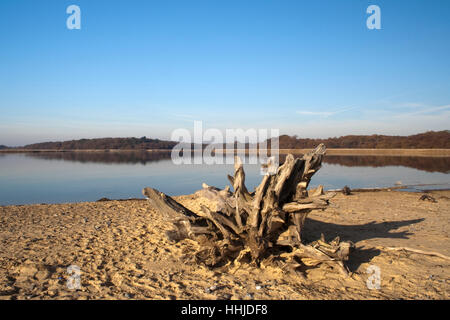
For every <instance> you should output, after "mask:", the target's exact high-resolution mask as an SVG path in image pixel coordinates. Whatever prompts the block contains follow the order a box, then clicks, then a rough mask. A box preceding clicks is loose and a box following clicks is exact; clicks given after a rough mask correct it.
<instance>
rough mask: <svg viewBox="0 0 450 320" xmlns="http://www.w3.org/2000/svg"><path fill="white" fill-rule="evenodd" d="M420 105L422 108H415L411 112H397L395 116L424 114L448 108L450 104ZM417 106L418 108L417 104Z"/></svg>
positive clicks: (449, 108)
mask: <svg viewBox="0 0 450 320" xmlns="http://www.w3.org/2000/svg"><path fill="white" fill-rule="evenodd" d="M420 107H421V108H422V109H420V110H415V111H413V112H407V113H401V114H398V115H397V116H398V117H405V116H417V115H425V114H430V113H435V112H441V111H446V110H450V104H449V105H444V106H434V107H432V106H428V105H421V106H420ZM417 108H419V106H418V107H417Z"/></svg>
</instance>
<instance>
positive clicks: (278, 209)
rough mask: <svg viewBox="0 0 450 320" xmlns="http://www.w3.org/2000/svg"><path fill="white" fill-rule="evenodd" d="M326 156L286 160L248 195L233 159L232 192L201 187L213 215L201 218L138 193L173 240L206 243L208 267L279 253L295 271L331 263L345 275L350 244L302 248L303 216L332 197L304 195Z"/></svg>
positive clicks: (320, 151)
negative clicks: (161, 218)
mask: <svg viewBox="0 0 450 320" xmlns="http://www.w3.org/2000/svg"><path fill="white" fill-rule="evenodd" d="M325 150H326V149H325V146H324V145H323V144H321V145H319V146H318V147H317V148H316V149H314V150H313V151H311V152H310V153H308V154H305V155H304V156H303V157H301V158H295V157H294V156H293V155H291V154H289V155H288V156H287V157H286V160H285V162H284V163H283V164H282V165H281V166H280V167H279V168H278V169H277V170H276V173H275V174H269V172H267V173H266V174H265V175H264V176H263V178H262V181H261V184H260V185H259V186H258V187H257V188H256V189H255V192H252V193H250V192H249V191H248V190H247V188H246V186H245V172H244V168H243V164H242V162H241V159H239V158H238V157H235V166H234V175H233V176H228V179H229V181H230V182H231V185H232V188H233V191H232V192H231V191H230V188H229V187H227V188H225V189H223V190H221V189H218V188H215V187H212V186H209V185H206V184H203V188H202V189H201V190H199V191H197V192H196V193H195V194H196V195H197V196H199V197H205V198H207V199H209V200H211V201H212V202H214V203H215V204H216V207H215V208H214V209H211V208H206V207H204V206H202V210H201V211H200V212H192V211H190V210H188V209H187V208H185V207H183V206H182V205H181V204H179V203H177V202H176V201H175V200H174V199H172V198H171V197H169V196H166V195H164V194H162V193H160V192H159V191H157V190H154V189H151V188H145V189H144V191H143V193H144V195H145V196H146V197H148V198H149V200H150V202H151V204H152V205H153V206H154V207H155V208H156V209H158V210H159V211H160V212H161V213H162V214H164V215H165V216H166V217H167V218H168V220H170V221H171V222H172V223H173V225H174V227H175V230H174V231H172V232H171V238H172V239H174V240H179V239H182V238H183V237H184V238H190V239H194V240H196V239H197V240H198V241H199V243H200V242H201V243H207V244H205V246H204V249H202V250H200V251H199V253H198V254H197V258H199V259H200V260H201V261H204V262H205V263H207V264H209V265H211V266H218V265H223V264H225V263H230V262H232V261H236V259H237V261H236V264H237V265H238V264H240V263H241V262H242V261H241V260H243V259H244V257H246V256H249V258H250V261H251V262H252V263H255V264H259V263H260V262H261V261H262V260H263V259H267V258H268V255H269V254H274V253H275V252H279V257H280V258H282V259H284V260H285V262H286V263H289V264H291V265H292V266H294V267H295V268H296V267H298V266H301V265H318V264H321V263H328V264H329V263H331V264H335V265H336V266H338V267H339V268H340V270H341V271H343V272H346V268H345V267H344V264H343V261H345V260H347V259H348V256H349V254H350V251H351V249H352V247H353V245H352V244H351V243H350V242H340V241H339V239H338V238H337V239H335V240H333V241H332V242H330V243H327V242H326V241H325V240H324V239H320V240H318V241H316V242H315V243H312V244H310V245H305V244H303V243H302V230H303V228H304V225H305V221H306V217H307V216H308V214H309V213H310V212H311V211H312V210H322V209H325V208H326V207H327V206H328V202H329V199H330V198H332V197H333V196H334V195H335V194H334V193H324V191H323V187H322V186H319V187H318V188H316V189H315V190H310V191H309V192H308V190H307V187H308V185H309V183H310V180H311V178H312V176H313V175H314V173H315V172H317V170H319V169H320V167H321V164H322V159H323V156H324V154H325ZM272 173H273V171H272ZM205 239H206V240H205ZM205 241H207V242H205ZM269 248H271V249H270V250H268V249H269ZM289 248H290V249H289Z"/></svg>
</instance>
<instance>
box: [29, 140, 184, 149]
mask: <svg viewBox="0 0 450 320" xmlns="http://www.w3.org/2000/svg"><path fill="white" fill-rule="evenodd" d="M176 144H177V143H176V142H172V141H165V140H159V139H148V138H147V137H142V138H101V139H81V140H71V141H64V142H42V143H34V144H29V145H26V146H24V147H23V148H24V149H34V150H39V149H54V150H93V149H97V150H106V149H124V150H142V149H172V148H173V147H174V146H175V145H176Z"/></svg>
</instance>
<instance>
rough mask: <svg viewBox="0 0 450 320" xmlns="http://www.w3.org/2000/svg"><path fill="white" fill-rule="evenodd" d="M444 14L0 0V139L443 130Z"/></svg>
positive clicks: (261, 2) (442, 8)
mask: <svg viewBox="0 0 450 320" xmlns="http://www.w3.org/2000/svg"><path fill="white" fill-rule="evenodd" d="M71 4H76V5H78V6H79V7H80V8H81V30H69V29H67V27H66V19H67V17H68V16H69V15H68V14H67V13H66V8H67V7H68V6H69V5H71ZM371 4H376V5H378V6H379V7H380V8H381V30H369V29H368V28H367V27H366V19H367V18H368V16H369V14H367V13H366V8H367V7H368V6H369V5H371ZM449 17H450V1H446V0H442V1H437V0H435V1H425V0H420V1H417V0H410V1H400V0H390V1H380V0H373V1H362V0H345V1H344V0H342V1H337V0H335V1H321V0H317V1H312V0H311V1H300V0H293V1H288V0H277V1H275V0H273V1H268V0H239V1H238V0H226V1H225V0H208V1H206V0H205V1H198V0H184V1H173V0H164V1H163V0H160V1H151V0H147V1H144V0H142V1H137V0H131V1H130V0H129V1H122V0H120V1H103V0H89V1H87V0H71V1H65V0H29V1H25V0H2V1H0V43H1V47H0V144H6V145H22V144H26V143H33V142H40V141H55V140H67V139H78V138H92V137H126V136H137V137H140V136H144V135H145V136H147V137H158V138H166V139H167V138H170V135H171V132H172V131H173V130H174V129H176V128H187V129H190V130H192V128H193V121H194V120H202V121H203V123H204V127H205V128H219V129H221V130H224V129H225V128H244V129H245V128H267V129H270V128H278V129H280V132H281V133H282V134H283V133H286V134H297V135H298V136H301V137H329V136H340V135H345V134H373V133H378V134H413V133H418V132H423V131H427V130H445V129H450V125H449V123H450V121H449V120H450V59H449V56H450V19H449Z"/></svg>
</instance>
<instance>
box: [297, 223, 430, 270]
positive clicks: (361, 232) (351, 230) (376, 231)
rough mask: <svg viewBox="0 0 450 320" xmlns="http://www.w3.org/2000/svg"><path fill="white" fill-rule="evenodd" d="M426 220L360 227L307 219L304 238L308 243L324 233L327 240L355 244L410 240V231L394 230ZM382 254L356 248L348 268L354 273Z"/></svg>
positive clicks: (368, 249)
mask: <svg viewBox="0 0 450 320" xmlns="http://www.w3.org/2000/svg"><path fill="white" fill-rule="evenodd" d="M424 220H425V218H421V219H412V220H403V221H389V222H375V221H372V222H369V223H365V224H360V225H340V224H335V223H328V222H322V221H318V220H314V219H307V221H306V223H305V229H304V231H303V237H302V238H303V239H304V240H305V242H307V243H308V242H311V241H314V240H317V239H319V238H320V235H321V233H323V234H324V236H325V238H326V240H331V239H333V238H335V237H337V236H339V237H340V239H341V240H342V241H352V242H353V243H355V244H357V242H359V241H362V240H368V239H375V238H390V239H408V236H410V235H412V234H413V233H411V232H408V231H393V230H396V229H399V228H401V227H405V226H409V225H412V224H416V223H419V222H422V221H424ZM380 253H381V251H380V250H379V249H374V248H367V249H362V248H356V249H355V251H354V252H353V253H352V254H351V256H350V261H348V263H347V266H348V267H349V269H350V271H352V272H354V271H356V270H357V269H358V268H359V266H360V265H361V264H362V263H366V262H370V261H371V260H372V259H373V257H375V256H378V255H379V254H380Z"/></svg>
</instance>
